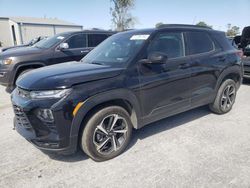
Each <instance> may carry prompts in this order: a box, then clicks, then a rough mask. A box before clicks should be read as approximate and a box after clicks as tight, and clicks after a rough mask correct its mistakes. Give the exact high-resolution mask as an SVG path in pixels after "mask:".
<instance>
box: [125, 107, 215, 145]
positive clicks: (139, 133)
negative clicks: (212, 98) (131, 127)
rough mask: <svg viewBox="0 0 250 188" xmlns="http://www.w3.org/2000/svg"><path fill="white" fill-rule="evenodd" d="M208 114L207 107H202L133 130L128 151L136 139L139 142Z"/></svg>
mask: <svg viewBox="0 0 250 188" xmlns="http://www.w3.org/2000/svg"><path fill="white" fill-rule="evenodd" d="M210 113H211V112H210V110H209V109H208V107H207V106H203V107H199V108H196V109H193V110H190V111H187V112H183V113H181V114H178V115H175V116H171V117H168V118H165V119H163V120H160V121H157V122H155V123H151V124H149V125H146V126H145V127H143V128H141V129H139V130H135V131H134V132H133V138H132V141H131V143H130V145H129V147H128V149H129V148H130V147H132V146H133V145H134V144H135V143H136V142H137V140H138V139H140V140H143V139H146V138H148V137H150V136H152V135H155V134H158V133H161V132H163V131H167V130H169V129H172V128H175V127H178V126H181V125H183V124H186V123H188V122H191V121H193V120H196V119H199V118H201V117H203V116H206V115H208V114H210Z"/></svg>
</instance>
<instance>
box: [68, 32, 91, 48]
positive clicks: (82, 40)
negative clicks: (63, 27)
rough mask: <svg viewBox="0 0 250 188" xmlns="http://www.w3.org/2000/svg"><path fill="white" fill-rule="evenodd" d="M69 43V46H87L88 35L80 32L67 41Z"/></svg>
mask: <svg viewBox="0 0 250 188" xmlns="http://www.w3.org/2000/svg"><path fill="white" fill-rule="evenodd" d="M66 42H67V43H68V44H69V48H70V49H72V48H84V47H86V35H85V34H78V35H74V36H72V37H71V38H69V39H68V40H67V41H66Z"/></svg>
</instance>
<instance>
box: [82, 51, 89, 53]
mask: <svg viewBox="0 0 250 188" xmlns="http://www.w3.org/2000/svg"><path fill="white" fill-rule="evenodd" d="M89 52H90V50H81V53H89Z"/></svg>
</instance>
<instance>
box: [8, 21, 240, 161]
mask: <svg viewBox="0 0 250 188" xmlns="http://www.w3.org/2000/svg"><path fill="white" fill-rule="evenodd" d="M242 74H243V66H242V63H241V61H240V57H239V54H238V51H237V50H236V49H235V48H234V47H233V46H232V45H231V44H230V43H229V42H228V40H227V38H226V36H225V33H223V32H219V31H215V30H212V29H206V28H204V27H198V26H188V25H167V26H165V27H164V28H155V29H146V30H132V31H127V32H122V33H119V34H116V35H113V36H112V37H110V38H108V39H107V40H106V41H104V42H103V43H102V44H100V45H99V46H98V47H97V48H95V49H94V50H93V51H91V53H89V54H88V55H87V56H86V57H85V58H83V60H82V61H81V63H77V62H71V63H64V64H61V65H60V66H57V65H54V66H50V67H45V68H41V69H38V70H34V71H31V72H29V73H27V74H25V75H23V76H22V77H20V79H19V80H18V81H17V86H18V88H17V89H15V91H14V92H13V93H12V103H13V107H14V111H15V127H16V130H17V131H18V132H19V133H20V134H21V135H23V136H24V137H25V138H26V139H27V140H29V141H30V142H32V143H33V144H34V145H35V146H37V147H38V148H40V149H43V150H52V151H57V152H61V153H72V152H74V151H75V150H76V148H77V146H78V144H79V145H80V147H81V148H82V149H83V151H84V152H85V153H86V154H87V155H88V156H90V157H91V158H92V159H94V160H96V161H103V160H108V159H111V158H113V157H115V156H117V155H119V154H120V153H122V152H123V151H124V150H125V148H126V147H127V145H128V144H129V141H130V138H131V134H132V129H133V128H135V129H139V128H141V127H143V126H145V125H147V124H149V123H152V122H155V121H157V120H160V119H163V118H166V117H168V116H172V115H174V114H178V113H181V112H184V111H187V110H189V109H192V108H196V107H198V106H202V105H208V104H209V106H210V109H211V110H212V111H213V112H215V113H218V114H224V113H227V112H229V111H230V110H231V109H232V106H233V104H234V101H235V97H236V93H237V90H238V88H239V86H240V84H241V81H242Z"/></svg>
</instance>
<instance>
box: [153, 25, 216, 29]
mask: <svg viewBox="0 0 250 188" xmlns="http://www.w3.org/2000/svg"><path fill="white" fill-rule="evenodd" d="M167 27H192V28H203V29H204V28H205V29H212V28H211V27H208V26H200V25H191V24H162V25H159V26H158V27H156V28H157V29H162V28H167Z"/></svg>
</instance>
